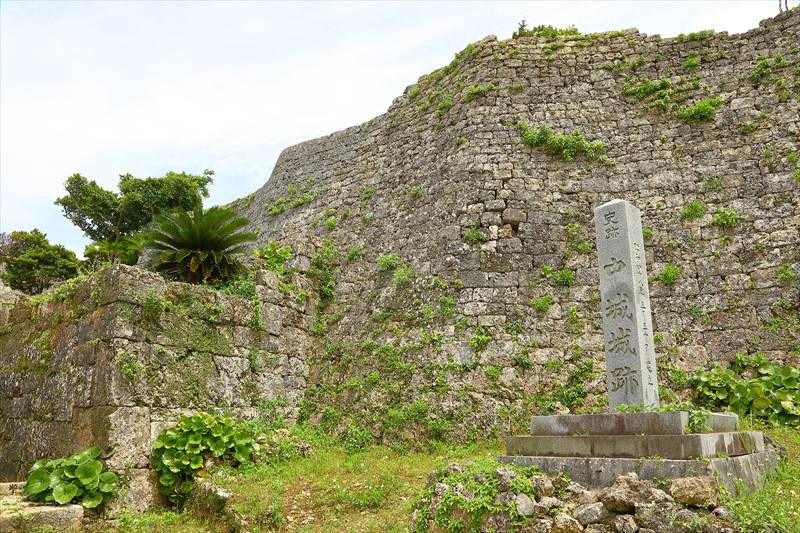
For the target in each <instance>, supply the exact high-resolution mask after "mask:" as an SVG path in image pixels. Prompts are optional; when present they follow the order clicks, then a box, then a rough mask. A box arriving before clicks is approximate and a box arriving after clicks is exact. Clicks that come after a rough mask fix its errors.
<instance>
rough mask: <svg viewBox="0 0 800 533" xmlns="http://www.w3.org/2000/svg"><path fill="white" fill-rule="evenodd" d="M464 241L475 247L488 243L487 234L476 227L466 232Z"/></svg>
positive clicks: (471, 227)
mask: <svg viewBox="0 0 800 533" xmlns="http://www.w3.org/2000/svg"><path fill="white" fill-rule="evenodd" d="M464 240H465V241H467V242H468V243H470V244H471V245H473V246H475V245H477V244H481V243H484V242H486V234H485V233H484V232H482V231H481V230H479V229H478V228H476V227H475V226H470V227H469V228H467V229H466V231H464Z"/></svg>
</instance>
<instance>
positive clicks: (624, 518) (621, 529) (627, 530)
mask: <svg viewBox="0 0 800 533" xmlns="http://www.w3.org/2000/svg"><path fill="white" fill-rule="evenodd" d="M614 530H615V531H616V532H617V533H636V532H637V531H638V530H639V526H637V525H636V520H634V519H633V516H631V515H629V514H621V515H617V516H616V517H614Z"/></svg>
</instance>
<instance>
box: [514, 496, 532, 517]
mask: <svg viewBox="0 0 800 533" xmlns="http://www.w3.org/2000/svg"><path fill="white" fill-rule="evenodd" d="M515 503H516V506H517V512H518V513H519V515H520V516H532V515H533V512H534V511H535V508H534V504H533V500H531V498H530V497H529V496H528V495H527V494H517V498H516V502H515Z"/></svg>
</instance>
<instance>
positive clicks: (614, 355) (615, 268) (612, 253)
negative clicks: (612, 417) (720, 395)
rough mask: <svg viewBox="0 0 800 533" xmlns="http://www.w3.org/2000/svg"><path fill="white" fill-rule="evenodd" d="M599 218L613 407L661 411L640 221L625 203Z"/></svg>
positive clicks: (602, 210)
mask: <svg viewBox="0 0 800 533" xmlns="http://www.w3.org/2000/svg"><path fill="white" fill-rule="evenodd" d="M594 215H595V227H596V230H597V256H598V263H599V271H600V295H601V315H602V317H603V337H604V340H605V343H604V344H605V354H606V372H607V379H606V382H607V385H608V405H609V407H610V408H612V409H613V408H615V407H616V406H617V405H620V404H646V405H654V406H658V378H657V377H656V353H655V349H654V344H653V323H652V319H651V316H650V292H649V290H648V286H647V268H646V266H645V259H644V239H643V238H642V221H641V215H640V213H639V210H638V209H637V208H636V207H634V206H633V205H632V204H630V203H629V202H626V201H625V200H612V201H610V202H607V203H605V204H603V205H601V206H600V207H598V208H596V209H595V210H594Z"/></svg>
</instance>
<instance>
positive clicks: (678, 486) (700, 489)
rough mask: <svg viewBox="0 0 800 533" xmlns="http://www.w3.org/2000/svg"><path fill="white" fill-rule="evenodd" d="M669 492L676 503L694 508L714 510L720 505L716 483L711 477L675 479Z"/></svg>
mask: <svg viewBox="0 0 800 533" xmlns="http://www.w3.org/2000/svg"><path fill="white" fill-rule="evenodd" d="M669 492H670V494H672V497H673V498H675V501H676V502H678V503H682V504H684V505H692V506H694V507H704V508H712V507H716V505H717V504H718V503H719V497H718V496H717V491H716V487H715V486H714V481H713V480H712V479H711V478H710V477H683V478H678V479H674V480H673V481H672V483H671V484H670V487H669Z"/></svg>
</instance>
